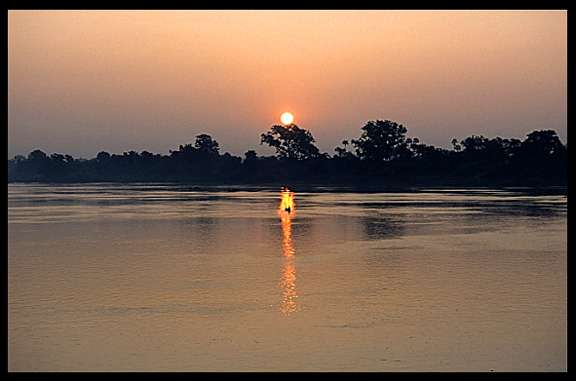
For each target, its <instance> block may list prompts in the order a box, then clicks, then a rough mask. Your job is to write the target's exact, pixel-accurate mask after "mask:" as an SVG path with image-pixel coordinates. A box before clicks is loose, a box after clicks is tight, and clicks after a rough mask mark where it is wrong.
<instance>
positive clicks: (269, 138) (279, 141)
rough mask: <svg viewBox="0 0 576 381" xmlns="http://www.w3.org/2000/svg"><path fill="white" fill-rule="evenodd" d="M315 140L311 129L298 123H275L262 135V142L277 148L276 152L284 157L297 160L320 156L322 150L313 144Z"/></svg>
mask: <svg viewBox="0 0 576 381" xmlns="http://www.w3.org/2000/svg"><path fill="white" fill-rule="evenodd" d="M314 141H315V140H314V137H313V136H312V134H311V133H310V131H308V130H305V129H302V128H300V127H298V126H297V125H296V124H289V125H287V126H280V125H274V126H272V127H271V128H270V131H268V132H267V133H265V134H262V135H260V144H263V143H266V144H268V145H269V146H270V147H274V148H276V153H277V154H278V155H279V156H280V157H282V158H288V159H296V160H304V159H309V158H312V157H317V156H319V154H320V150H319V149H318V147H316V146H315V145H314V144H313V143H314Z"/></svg>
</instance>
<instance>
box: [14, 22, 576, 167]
mask: <svg viewBox="0 0 576 381" xmlns="http://www.w3.org/2000/svg"><path fill="white" fill-rule="evenodd" d="M284 111H290V112H292V113H293V114H294V116H295V120H294V122H295V123H296V124H298V125H299V126H300V127H301V128H305V129H308V130H310V131H311V132H312V134H313V135H314V137H315V138H316V143H317V145H318V146H319V147H320V149H321V150H322V151H323V152H328V153H330V154H334V147H336V146H338V145H340V142H341V141H342V140H343V139H355V138H358V137H359V136H360V133H361V130H360V128H361V127H362V126H363V125H364V124H365V123H366V122H367V121H369V120H376V119H383V120H384V119H390V120H393V121H396V122H398V123H401V124H403V125H404V126H405V127H406V128H407V129H408V134H407V135H408V136H410V137H418V138H420V140H421V141H422V142H424V143H427V144H432V145H436V146H439V147H445V148H449V147H451V145H450V141H451V140H452V138H457V139H459V140H460V139H463V138H465V137H467V136H470V135H472V134H476V135H484V136H487V137H495V136H501V137H516V138H519V139H522V140H523V139H524V138H525V136H526V134H527V133H529V132H531V131H533V130H537V129H538V130H539V129H554V130H556V131H557V132H558V134H559V136H560V138H561V140H562V141H563V142H567V12H566V11H463V12H462V11H461V12H456V11H421V12H416V11H9V12H8V157H10V158H11V157H13V156H14V155H16V154H24V155H27V154H28V153H29V152H30V151H32V150H34V149H41V150H43V151H44V152H46V153H48V154H51V153H53V152H58V153H68V154H71V155H72V156H74V157H75V158H78V157H85V158H92V157H95V156H96V154H97V153H98V152H100V151H108V152H110V153H119V154H121V153H122V152H124V151H130V150H135V151H138V152H141V151H143V150H148V151H150V152H153V153H161V154H167V153H168V151H169V150H170V149H178V146H179V145H180V144H185V143H193V142H194V140H195V136H196V135H198V134H200V133H208V134H210V135H212V137H213V138H214V139H216V140H217V141H218V142H219V143H220V152H221V153H224V152H226V151H228V152H230V153H231V154H234V155H238V156H242V155H243V154H244V152H246V151H247V150H249V149H254V150H256V151H257V152H258V153H259V154H260V155H269V154H271V153H273V151H272V150H270V149H269V148H268V147H267V146H261V145H260V144H259V143H260V134H261V133H264V132H266V131H267V130H268V129H269V128H270V127H271V126H272V125H274V124H280V115H281V114H282V113H283V112H284Z"/></svg>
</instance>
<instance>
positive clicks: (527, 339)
mask: <svg viewBox="0 0 576 381" xmlns="http://www.w3.org/2000/svg"><path fill="white" fill-rule="evenodd" d="M290 190H291V191H292V192H293V193H292V195H293V198H292V201H293V203H294V206H293V209H291V210H290V212H289V213H288V212H284V211H279V204H280V201H281V193H280V192H281V189H279V188H278V189H277V188H265V187H262V188H251V189H242V188H237V189H228V188H226V187H208V188H206V187H202V188H198V187H191V186H186V185H179V184H74V185H42V184H9V185H8V370H10V371H483V372H490V371H565V370H566V368H567V357H566V346H567V339H566V335H567V333H566V332H567V196H566V193H565V190H558V189H545V190H537V189H529V188H508V189H425V188H423V189H409V190H402V191H400V190H395V191H387V192H356V191H350V190H345V189H340V190H338V189H332V188H307V189H300V190H299V189H297V187H294V188H293V189H290Z"/></svg>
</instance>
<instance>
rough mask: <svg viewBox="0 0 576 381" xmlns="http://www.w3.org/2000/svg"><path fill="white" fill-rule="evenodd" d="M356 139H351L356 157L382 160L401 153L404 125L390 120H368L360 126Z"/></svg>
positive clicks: (404, 132) (404, 131)
mask: <svg viewBox="0 0 576 381" xmlns="http://www.w3.org/2000/svg"><path fill="white" fill-rule="evenodd" d="M362 130H363V132H362V135H361V136H360V138H359V139H358V140H355V139H352V144H353V145H354V146H355V147H356V153H357V155H358V157H360V158H365V159H371V160H377V161H383V160H390V159H393V158H394V157H396V156H399V155H400V154H401V151H402V150H403V149H404V148H405V147H404V143H405V142H404V138H405V136H406V135H405V134H406V132H407V130H406V127H404V126H403V125H401V124H398V123H396V122H392V121H390V120H385V121H382V120H376V121H369V122H368V123H366V125H364V127H362Z"/></svg>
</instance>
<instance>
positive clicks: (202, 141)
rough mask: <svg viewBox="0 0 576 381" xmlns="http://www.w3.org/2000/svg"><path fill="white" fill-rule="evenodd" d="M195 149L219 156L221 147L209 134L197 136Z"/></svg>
mask: <svg viewBox="0 0 576 381" xmlns="http://www.w3.org/2000/svg"><path fill="white" fill-rule="evenodd" d="M194 147H196V149H198V150H200V151H201V152H204V153H208V154H212V155H218V150H219V149H220V146H219V144H218V142H217V141H216V140H213V139H212V136H210V135H208V134H200V135H198V136H196V142H195V143H194Z"/></svg>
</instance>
